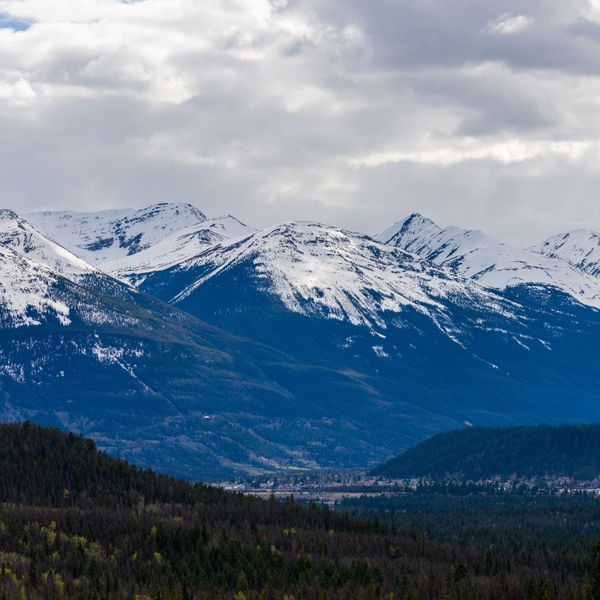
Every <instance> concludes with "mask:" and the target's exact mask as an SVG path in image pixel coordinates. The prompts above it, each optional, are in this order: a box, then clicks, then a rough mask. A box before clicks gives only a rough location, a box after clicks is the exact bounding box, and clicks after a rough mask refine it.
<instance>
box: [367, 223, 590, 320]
mask: <svg viewBox="0 0 600 600" xmlns="http://www.w3.org/2000/svg"><path fill="white" fill-rule="evenodd" d="M376 239H377V240H379V241H380V242H382V243H385V244H388V245H391V246H395V247H397V248H402V249H403V250H406V251H407V252H411V253H413V254H416V255H417V256H420V257H422V258H424V259H426V260H428V261H431V262H432V263H434V264H437V265H440V266H444V267H448V268H451V269H453V270H455V271H456V272H457V273H459V274H461V275H463V276H464V277H469V278H471V279H473V280H475V281H477V282H478V283H480V284H481V285H483V286H485V287H487V288H492V289H498V290H505V289H507V288H511V287H515V286H519V285H538V286H551V287H554V288H556V289H558V290H561V291H563V292H565V293H567V294H569V295H570V296H572V297H573V298H575V299H576V300H577V301H579V302H581V303H582V304H585V305H587V306H592V307H595V308H600V280H598V279H597V278H595V277H594V276H592V275H590V274H588V273H585V272H583V271H582V270H581V269H579V268H577V267H574V266H573V265H571V264H569V263H567V262H566V261H565V260H562V258H560V257H556V256H545V255H542V254H540V253H539V252H535V251H533V250H528V249H524V248H519V247H516V246H511V245H509V244H505V243H502V242H499V241H498V240H496V239H495V238H493V237H491V236H489V235H486V234H485V233H483V232H481V231H477V230H468V229H462V228H460V227H447V228H445V229H443V228H441V227H439V226H438V225H436V224H435V223H434V222H433V221H431V220H429V219H426V218H425V217H423V216H421V215H419V214H413V215H411V216H410V217H408V218H407V219H405V220H403V221H400V222H398V223H396V224H395V225H393V226H392V227H391V228H389V229H388V230H386V231H384V232H383V233H381V234H379V235H378V236H377V238H376Z"/></svg>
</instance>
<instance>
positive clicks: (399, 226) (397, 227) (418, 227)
mask: <svg viewBox="0 0 600 600" xmlns="http://www.w3.org/2000/svg"><path fill="white" fill-rule="evenodd" d="M440 231H441V228H440V227H439V226H438V225H437V224H436V223H434V222H433V221H432V220H431V219H428V218H427V217H424V216H423V215H422V214H421V213H418V212H414V213H412V214H411V215H409V216H408V217H406V218H405V219H403V220H401V221H398V222H397V223H394V224H393V225H392V226H391V227H390V228H388V229H386V230H385V231H383V232H382V233H380V234H379V235H377V236H376V237H375V239H376V240H377V241H378V242H382V243H383V244H393V243H394V240H395V239H396V238H398V237H401V236H405V235H406V234H408V233H409V232H412V233H413V234H418V235H423V234H424V233H425V232H429V234H430V235H434V234H436V233H438V232H440Z"/></svg>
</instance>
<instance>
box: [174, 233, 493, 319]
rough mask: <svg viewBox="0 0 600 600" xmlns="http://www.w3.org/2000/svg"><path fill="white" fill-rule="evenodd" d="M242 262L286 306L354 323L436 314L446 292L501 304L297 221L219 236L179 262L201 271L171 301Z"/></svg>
mask: <svg viewBox="0 0 600 600" xmlns="http://www.w3.org/2000/svg"><path fill="white" fill-rule="evenodd" d="M241 264H249V265H251V269H252V270H253V272H254V274H255V276H256V278H257V280H258V281H259V285H260V286H261V287H262V288H264V290H265V291H268V292H270V293H273V294H276V295H277V296H278V297H279V298H280V299H281V301H282V302H283V303H284V305H285V306H286V307H287V308H288V309H289V310H291V311H294V312H297V313H300V314H306V315H314V316H319V317H325V318H328V319H336V320H342V321H348V322H350V323H352V324H355V325H365V326H369V327H370V326H373V325H375V324H377V325H379V326H381V327H385V322H384V319H383V318H382V315H383V314H385V313H399V312H401V311H402V310H403V309H404V308H406V307H412V308H414V309H416V310H417V311H419V312H421V313H425V314H428V315H430V316H433V315H434V314H439V313H440V312H443V310H444V300H445V299H447V298H450V297H452V298H453V299H454V300H455V301H456V299H461V298H462V299H463V300H464V301H473V302H477V303H480V304H481V303H487V304H489V306H490V308H492V307H493V309H494V310H496V311H503V310H504V309H503V307H502V306H501V303H500V302H499V301H498V298H497V297H496V296H495V295H494V294H492V293H490V292H488V291H486V290H484V289H483V288H481V287H480V286H478V285H476V284H473V283H472V282H470V281H468V280H465V279H463V278H459V277H456V276H455V275H454V274H453V273H452V272H450V271H446V270H444V269H440V268H438V267H435V266H433V265H430V264H428V263H427V262H425V261H423V260H420V259H418V258H416V257H414V256H412V255H410V254H408V253H406V252H404V251H402V250H399V249H396V248H393V247H390V246H386V245H384V244H380V243H378V242H375V241H373V240H372V239H371V238H369V237H367V236H362V235H360V234H356V233H351V232H348V231H344V230H341V229H337V228H334V227H328V226H325V225H321V224H317V223H296V222H292V223H285V224H282V225H278V226H276V227H271V228H268V229H264V230H261V231H259V232H257V233H255V234H253V235H251V236H248V237H246V238H244V239H241V240H234V241H229V242H222V243H220V244H217V245H215V246H212V247H211V248H209V249H207V250H206V251H204V252H203V253H202V254H200V255H199V256H197V257H196V258H193V259H192V260H189V261H187V262H185V263H182V264H181V265H179V266H178V267H176V268H175V269H174V271H175V272H179V273H180V272H185V271H188V270H194V273H199V276H198V277H197V278H195V280H194V281H193V282H192V283H191V284H189V285H187V286H186V287H185V288H184V289H181V290H180V291H179V293H178V294H177V295H176V296H175V297H173V298H171V302H173V303H175V304H177V303H178V302H180V301H182V300H183V299H185V298H186V297H188V296H189V295H190V294H192V293H194V292H195V291H196V290H197V289H198V288H200V286H202V285H203V284H204V283H205V282H207V281H208V280H210V279H212V278H214V277H217V276H218V275H219V274H221V273H223V272H224V271H226V270H227V269H230V268H232V267H235V266H237V265H241Z"/></svg>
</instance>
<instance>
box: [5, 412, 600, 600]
mask: <svg viewBox="0 0 600 600" xmlns="http://www.w3.org/2000/svg"><path fill="white" fill-rule="evenodd" d="M0 469H1V470H2V477H1V478H0V549H1V552H0V598H2V599H6V600H8V599H13V598H19V599H21V598H22V599H27V600H42V599H44V600H46V599H56V600H59V599H65V600H79V599H83V598H85V599H88V600H131V599H137V600H148V599H150V598H161V599H162V600H189V599H198V600H222V599H227V598H231V599H232V600H234V599H236V600H281V599H291V598H297V599H307V600H310V599H313V600H378V599H382V600H383V599H386V600H391V599H395V598H411V599H412V598H415V599H416V598H430V599H431V600H438V599H439V600H442V599H445V600H459V599H461V600H462V599H475V598H477V599H481V598H485V599H488V600H504V599H505V598H508V597H510V598H523V599H531V600H558V599H559V598H567V597H568V598H572V599H573V600H587V599H590V598H592V597H593V596H591V595H590V590H591V588H590V587H589V586H588V583H587V579H586V569H588V570H589V561H587V560H583V561H581V560H580V561H579V562H578V563H576V564H572V561H571V562H565V559H562V560H561V557H560V556H557V557H554V556H552V557H549V556H548V554H547V553H540V552H537V551H532V552H530V553H529V554H528V557H527V560H526V561H525V560H520V557H519V556H518V555H516V554H515V552H514V549H513V548H512V547H504V546H496V547H494V546H488V548H487V549H483V548H480V547H477V546H474V545H451V544H449V543H445V542H440V541H434V540H428V539H426V538H423V537H421V536H419V535H417V534H415V533H411V532H406V531H404V530H403V529H402V528H397V527H395V526H393V527H387V526H384V525H382V524H380V523H379V522H378V521H377V520H375V519H373V518H369V519H359V518H353V517H351V516H350V515H348V514H346V513H334V512H332V511H330V510H329V509H327V508H322V507H318V506H316V505H311V506H309V507H301V506H299V505H297V504H295V503H294V502H293V501H289V500H288V501H285V502H280V501H277V500H275V499H274V498H273V499H271V500H268V501H264V500H259V499H257V498H252V497H247V496H243V495H239V494H231V493H227V492H224V491H221V490H218V489H215V488H210V487H207V486H204V485H202V484H195V485H192V484H190V483H187V482H183V481H177V480H175V479H172V478H170V477H166V476H157V475H155V474H154V473H152V472H151V471H149V470H140V469H138V468H136V467H133V466H131V465H129V464H127V463H126V462H124V461H122V460H117V459H114V458H111V457H109V456H108V455H106V454H104V453H101V452H98V451H97V449H96V447H95V444H94V443H93V442H92V441H91V440H86V439H84V438H82V437H79V436H75V435H73V434H69V435H67V434H64V433H61V432H59V431H57V430H52V429H44V428H41V427H38V426H36V425H32V424H29V423H25V424H23V425H3V426H0ZM567 566H568V568H567Z"/></svg>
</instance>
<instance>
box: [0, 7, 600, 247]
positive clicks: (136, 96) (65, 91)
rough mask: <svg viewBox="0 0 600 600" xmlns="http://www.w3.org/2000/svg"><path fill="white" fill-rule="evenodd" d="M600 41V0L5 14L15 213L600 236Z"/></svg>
mask: <svg viewBox="0 0 600 600" xmlns="http://www.w3.org/2000/svg"><path fill="white" fill-rule="evenodd" d="M10 23H15V24H19V23H20V24H30V26H25V25H23V27H10ZM599 31H600V4H599V3H597V2H594V1H592V0H590V1H589V2H584V1H582V2H573V3H556V2H555V1H550V0H529V1H526V2H523V1H522V0H521V1H520V2H517V1H508V0H479V1H477V2H475V1H474V0H469V1H467V0H457V1H456V2H452V3H449V2H442V0H428V1H427V2H424V1H423V0H374V1H373V2H369V3H365V2H363V1H362V0H360V1H359V0H347V1H346V2H339V0H336V1H333V0H318V1H317V0H290V1H289V2H284V1H282V0H279V1H277V2H274V1H269V0H220V1H219V2H213V3H198V2H195V1H194V0H145V1H142V2H136V3H122V2H118V1H117V0H114V1H111V0H81V1H80V2H78V3H73V2H70V1H68V0H51V1H50V0H19V1H17V0H0V131H1V132H2V133H1V138H0V182H2V183H1V185H2V197H3V198H4V200H3V201H2V204H6V205H8V206H11V207H13V208H16V209H17V210H21V211H26V210H35V209H42V208H44V209H52V208H56V209H58V208H61V209H64V208H72V209H80V210H83V209H100V208H107V207H115V206H141V205H145V204H148V203H150V202H157V201H164V200H168V201H189V202H193V203H195V204H197V205H198V206H199V207H201V208H202V209H203V210H205V211H206V212H208V213H210V214H215V215H216V214H219V213H223V212H230V213H233V214H236V215H238V216H239V217H240V218H242V219H244V220H246V221H248V222H249V223H251V224H254V225H257V226H262V225H268V224H271V223H273V222H275V221H281V220H286V219H294V218H298V219H318V220H322V221H326V222H331V223H336V224H340V225H343V226H346V227H350V228H354V229H359V230H363V231H368V232H375V231H377V230H379V229H383V228H384V227H386V226H387V225H388V224H389V222H390V221H394V220H397V219H399V218H401V217H402V216H404V215H405V214H407V213H409V212H413V211H415V210H419V211H422V212H424V213H427V214H429V215H430V216H431V217H433V218H436V219H438V220H440V221H441V222H442V223H443V224H449V223H456V224H465V225H470V226H476V227H480V228H483V229H487V230H488V231H490V232H492V233H496V234H498V235H500V236H503V237H506V238H509V239H516V240H522V241H526V242H529V241H535V240H536V239H537V238H540V237H543V236H545V235H547V234H550V233H554V232H556V231H558V230H560V229H563V228H566V227H578V226H588V227H589V226H595V227H596V228H600V203H599V202H598V201H597V200H596V198H595V194H596V191H595V190H597V189H598V183H599V182H598V174H597V171H598V168H597V167H598V162H599V157H600V142H598V141H597V140H598V139H600V112H599V111H598V108H599V103H600V79H599V77H598V75H599V73H598V69H599V65H600V63H598V61H597V56H598V50H599V49H600V48H599V44H600V34H599V33H598V32H599Z"/></svg>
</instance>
